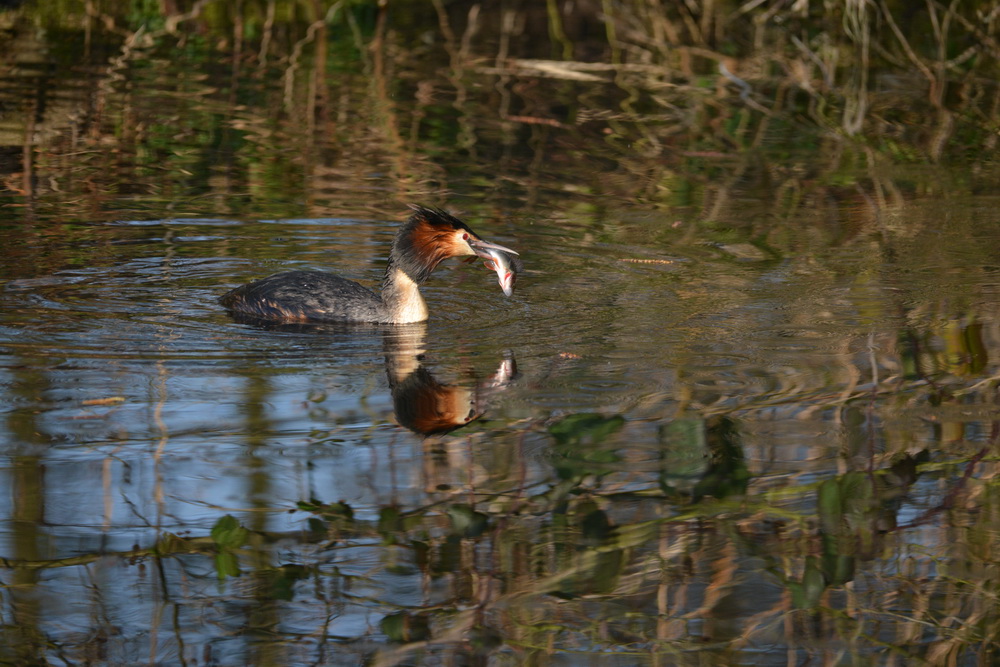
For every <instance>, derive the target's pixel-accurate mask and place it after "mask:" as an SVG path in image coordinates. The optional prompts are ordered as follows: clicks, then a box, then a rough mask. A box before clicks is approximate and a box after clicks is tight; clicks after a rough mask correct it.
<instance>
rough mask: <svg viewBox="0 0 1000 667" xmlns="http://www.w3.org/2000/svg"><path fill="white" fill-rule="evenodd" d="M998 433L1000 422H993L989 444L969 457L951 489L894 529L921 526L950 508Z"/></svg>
mask: <svg viewBox="0 0 1000 667" xmlns="http://www.w3.org/2000/svg"><path fill="white" fill-rule="evenodd" d="M998 435H1000V422H993V433H992V434H991V435H990V440H989V445H988V446H986V447H983V448H982V449H980V450H979V451H978V452H976V454H975V455H974V456H973V457H972V458H971V459H969V462H968V463H967V464H966V466H965V472H964V473H962V477H961V478H959V480H958V481H957V482H955V484H954V485H953V486H952V487H951V489H949V491H948V493H946V494H945V496H944V498H943V499H942V500H941V502H940V503H938V505H937V506H936V507H931V508H930V509H928V510H927V511H925V512H924V513H923V514H921V515H920V516H918V517H917V518H916V519H914V520H913V521H911V522H910V523H908V524H906V525H903V526H897V527H896V530H897V531H902V530H910V529H911V528H916V527H917V526H922V525H924V524H926V523H928V522H930V520H931V519H933V518H934V517H935V516H936V515H937V514H939V513H941V512H947V511H948V510H950V509H951V508H952V507H953V506H954V504H955V499H956V498H957V497H958V493H959V492H960V491H961V490H962V489H963V488H965V483H966V482H968V481H969V478H970V477H972V471H973V470H974V469H975V467H976V465H977V464H978V463H979V462H980V461H981V460H982V459H983V457H984V456H986V452H988V451H989V450H990V449H991V448H992V447H993V445H995V444H996V441H997V436H998Z"/></svg>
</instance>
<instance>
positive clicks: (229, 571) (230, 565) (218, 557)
mask: <svg viewBox="0 0 1000 667" xmlns="http://www.w3.org/2000/svg"><path fill="white" fill-rule="evenodd" d="M215 573H216V574H217V575H218V577H219V580H220V581H221V580H223V579H225V578H226V577H238V576H240V574H241V572H240V563H239V559H238V558H237V557H236V554H235V553H234V552H232V551H220V552H219V553H217V554H215Z"/></svg>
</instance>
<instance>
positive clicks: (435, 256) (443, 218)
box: [392, 205, 517, 283]
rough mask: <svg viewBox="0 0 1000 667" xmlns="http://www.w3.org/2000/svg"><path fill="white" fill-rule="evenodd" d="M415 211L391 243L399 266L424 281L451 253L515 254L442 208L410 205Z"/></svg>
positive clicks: (454, 254)
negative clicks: (493, 252)
mask: <svg viewBox="0 0 1000 667" xmlns="http://www.w3.org/2000/svg"><path fill="white" fill-rule="evenodd" d="M410 208H412V209H413V215H411V216H410V218H409V219H408V220H407V221H406V222H404V223H403V226H402V227H401V228H400V230H399V232H398V233H397V234H396V238H395V240H394V241H393V243H392V255H393V258H394V259H395V261H397V262H399V266H400V268H402V269H403V271H405V272H406V274H407V275H408V276H410V278H412V279H413V280H414V281H416V282H418V283H421V282H423V281H424V280H427V278H428V277H429V276H430V275H431V273H432V272H433V271H434V269H436V268H437V265H438V264H440V263H441V262H442V261H444V260H446V259H448V258H449V257H462V256H465V255H478V256H480V257H483V258H485V259H492V258H493V255H491V251H498V250H499V251H502V252H506V253H510V254H512V255H516V254H517V252H515V251H514V250H511V249H510V248H505V247H504V246H502V245H497V244H495V243H489V242H488V241H484V240H483V239H482V238H480V237H479V235H478V234H476V233H475V232H474V231H472V230H471V229H469V226H468V225H466V224H465V223H464V222H462V221H461V220H459V219H458V218H456V217H455V216H453V215H451V214H450V213H446V212H444V211H442V210H440V209H436V208H427V207H424V206H415V205H410Z"/></svg>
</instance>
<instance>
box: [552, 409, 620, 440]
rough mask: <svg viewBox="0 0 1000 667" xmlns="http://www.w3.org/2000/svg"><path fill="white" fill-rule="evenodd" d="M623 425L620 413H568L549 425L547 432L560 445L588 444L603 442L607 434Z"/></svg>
mask: <svg viewBox="0 0 1000 667" xmlns="http://www.w3.org/2000/svg"><path fill="white" fill-rule="evenodd" d="M624 425H625V418H624V417H622V416H621V415H614V416H613V417H604V416H602V415H597V414H593V413H581V414H576V415H569V416H568V417H565V418H563V419H561V420H560V421H558V422H556V423H555V424H553V425H552V426H550V427H549V434H550V435H552V437H553V438H555V439H556V442H558V443H559V444H560V445H571V444H590V445H596V444H598V443H600V442H603V441H604V440H605V439H606V438H607V437H608V436H609V435H611V434H612V433H615V432H617V431H619V430H620V429H621V427H622V426H624Z"/></svg>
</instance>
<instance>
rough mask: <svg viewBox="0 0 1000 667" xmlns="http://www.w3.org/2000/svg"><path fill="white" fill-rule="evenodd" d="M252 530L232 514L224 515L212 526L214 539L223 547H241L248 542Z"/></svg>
mask: <svg viewBox="0 0 1000 667" xmlns="http://www.w3.org/2000/svg"><path fill="white" fill-rule="evenodd" d="M249 535H250V531H248V530H247V529H246V528H244V527H243V526H241V525H240V522H239V521H237V520H236V518H235V517H233V516H232V515H230V514H227V515H226V516H224V517H222V518H221V519H219V520H218V521H216V522H215V525H214V526H212V540H213V541H214V542H215V543H216V544H217V545H218V546H219V547H220V548H222V549H239V548H240V547H242V546H243V545H244V544H246V543H247V537H248V536H249Z"/></svg>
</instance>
